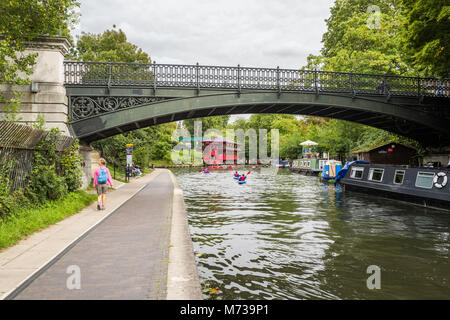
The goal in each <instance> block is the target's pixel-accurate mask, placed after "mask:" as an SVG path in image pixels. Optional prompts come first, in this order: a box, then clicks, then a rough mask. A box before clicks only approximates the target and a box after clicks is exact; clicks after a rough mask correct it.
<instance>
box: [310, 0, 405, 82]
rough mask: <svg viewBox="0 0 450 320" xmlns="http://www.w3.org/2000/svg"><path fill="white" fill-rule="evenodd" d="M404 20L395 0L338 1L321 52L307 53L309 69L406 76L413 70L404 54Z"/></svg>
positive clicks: (329, 19)
mask: <svg viewBox="0 0 450 320" xmlns="http://www.w3.org/2000/svg"><path fill="white" fill-rule="evenodd" d="M375 6H376V7H375ZM403 21H404V17H403V16H402V14H401V10H400V5H399V3H398V2H397V1H394V0H388V1H386V0H384V1H380V0H377V1H373V0H336V2H335V4H334V6H333V7H332V8H331V15H330V17H329V18H328V19H327V20H326V23H327V31H326V32H325V33H324V35H323V37H322V42H323V47H322V50H321V55H319V56H314V55H310V56H308V59H307V65H306V69H311V68H321V69H323V70H327V71H342V72H344V71H347V72H349V71H352V70H353V71H354V72H361V73H378V74H380V73H381V74H384V73H388V72H389V73H390V74H403V75H405V74H407V73H408V72H411V70H410V69H409V68H408V67H407V65H406V63H405V62H404V61H403V59H402V54H401V51H402V47H401V43H400V41H399V39H400V33H401V28H402V24H403Z"/></svg>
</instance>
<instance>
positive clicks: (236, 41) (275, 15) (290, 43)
mask: <svg viewBox="0 0 450 320" xmlns="http://www.w3.org/2000/svg"><path fill="white" fill-rule="evenodd" d="M332 3H333V0H302V1H299V0H283V1H279V0H278V1H267V0H259V1H258V0H240V1H237V0H226V1H225V0H195V1H194V0H152V1H148V0H128V1H124V0H96V1H92V0H81V19H80V28H79V30H80V31H84V32H91V33H101V32H103V31H105V30H106V29H112V26H113V25H114V24H115V25H116V26H117V28H121V29H122V30H124V32H125V33H126V35H127V37H128V40H129V41H130V42H132V43H134V44H136V45H137V46H139V47H141V48H142V49H143V50H145V51H146V52H147V53H149V54H150V56H151V57H152V59H153V60H155V61H157V62H159V63H184V64H195V63H196V62H199V63H200V64H210V65H237V64H241V65H242V66H255V67H275V66H280V67H282V68H298V67H300V66H302V65H304V64H305V63H306V57H307V55H308V54H310V53H314V54H317V53H319V50H320V48H321V39H322V34H323V32H325V30H326V26H325V22H324V19H326V18H327V17H328V16H329V8H330V7H331V5H332Z"/></svg>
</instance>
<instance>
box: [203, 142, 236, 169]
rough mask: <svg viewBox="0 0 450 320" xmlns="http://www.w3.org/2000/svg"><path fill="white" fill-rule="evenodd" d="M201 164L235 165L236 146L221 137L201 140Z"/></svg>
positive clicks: (234, 143)
mask: <svg viewBox="0 0 450 320" xmlns="http://www.w3.org/2000/svg"><path fill="white" fill-rule="evenodd" d="M202 151H203V162H204V163H205V164H207V165H210V166H218V165H228V167H230V168H233V166H230V164H231V163H233V164H236V162H237V152H238V151H239V148H238V144H237V143H236V142H234V141H231V140H227V139H225V138H223V137H213V138H203V139H202Z"/></svg>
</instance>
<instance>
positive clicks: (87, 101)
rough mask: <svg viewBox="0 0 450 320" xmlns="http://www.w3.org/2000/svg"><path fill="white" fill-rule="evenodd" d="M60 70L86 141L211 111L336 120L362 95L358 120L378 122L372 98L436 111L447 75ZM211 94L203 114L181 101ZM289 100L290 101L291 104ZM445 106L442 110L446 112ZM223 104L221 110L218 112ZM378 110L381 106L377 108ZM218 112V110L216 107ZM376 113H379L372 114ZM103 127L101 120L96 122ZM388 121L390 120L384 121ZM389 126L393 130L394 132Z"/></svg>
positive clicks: (449, 86)
mask: <svg viewBox="0 0 450 320" xmlns="http://www.w3.org/2000/svg"><path fill="white" fill-rule="evenodd" d="M64 67H65V72H64V81H65V86H66V89H67V94H68V97H69V122H70V123H71V125H72V127H73V128H74V131H75V132H74V134H75V135H76V136H78V137H84V138H88V140H89V139H94V140H95V139H100V138H102V137H103V136H108V135H112V134H116V133H118V132H124V131H127V130H133V129H136V128H137V127H140V126H141V125H152V124H157V123H162V122H167V121H175V120H179V119H185V118H192V117H199V116H208V115H218V114H231V113H256V112H272V113H294V114H311V115H316V116H325V117H326V116H330V117H336V118H340V117H337V116H335V113H339V112H340V111H350V112H353V115H359V114H360V113H361V112H360V111H358V110H356V109H354V108H353V107H354V106H352V105H350V104H353V103H354V100H358V99H363V100H364V101H365V102H366V104H367V105H368V106H367V107H366V109H367V110H365V111H363V113H366V118H367V114H368V113H370V118H371V120H377V121H378V122H379V121H380V119H381V120H383V119H382V118H383V116H385V115H383V114H382V111H378V110H376V108H375V110H371V107H370V105H371V104H373V103H384V104H386V105H390V106H392V107H393V108H395V107H396V106H397V107H398V108H401V107H405V106H409V107H412V109H410V111H411V110H413V111H414V112H425V113H426V112H428V111H430V110H431V109H433V110H434V111H435V109H436V108H437V109H439V112H441V111H442V106H447V107H448V102H449V98H450V79H447V80H442V81H441V80H438V79H434V78H421V77H403V76H393V75H377V74H361V73H352V72H328V71H317V70H314V71H311V70H292V69H280V68H249V67H241V66H239V65H238V66H236V67H225V66H203V65H199V64H196V65H170V64H156V63H153V64H139V63H101V62H76V61H66V62H64ZM230 93H232V94H233V95H234V96H235V97H236V98H235V100H234V101H223V103H222V101H220V102H219V101H218V100H217V99H219V100H220V99H221V97H220V96H221V95H227V94H228V95H229V94H230ZM255 93H258V94H259V95H264V94H266V97H267V101H264V100H261V101H256V100H255V97H254V98H253V100H252V99H250V100H249V101H246V100H245V99H241V95H246V94H247V95H248V94H255ZM299 93H300V94H303V95H304V96H308V97H312V98H310V99H306V100H305V101H297V102H294V101H292V102H289V101H286V100H284V101H283V99H280V97H282V96H292V94H297V95H298V94H299ZM269 94H275V95H276V97H277V98H278V99H279V101H274V100H273V96H272V95H270V97H269ZM213 95H214V96H216V97H218V98H217V99H216V100H210V102H209V103H210V104H211V109H208V111H207V112H206V113H205V112H201V110H205V108H206V107H205V106H203V107H202V108H200V109H197V110H192V109H190V107H189V106H188V105H189V103H190V104H191V105H192V102H193V101H194V100H192V99H193V98H195V97H207V96H209V97H210V96H213ZM323 96H327V97H328V98H327V99H325V100H326V101H320V100H321V99H320V98H318V97H323ZM314 97H315V98H314ZM330 97H335V100H336V101H337V100H339V99H338V98H337V97H341V98H342V97H346V98H347V99H351V100H349V101H350V102H349V103H347V104H348V106H346V105H345V104H346V103H344V106H343V105H342V102H341V105H334V104H333V103H332V102H331V100H330V99H329V98H330ZM222 98H223V97H222ZM183 99H190V102H189V103H188V104H187V105H185V108H183V107H181V104H183V103H185V102H186V101H183V102H182V101H180V100H183ZM236 99H237V100H236ZM258 99H259V98H258ZM258 99H257V100H258ZM177 100H178V102H179V104H180V109H179V110H167V112H168V114H170V115H171V116H170V117H169V118H167V117H162V115H163V114H164V112H162V113H161V112H159V113H158V115H156V114H151V115H150V114H148V117H149V118H148V119H150V118H151V120H152V121H153V122H152V121H150V120H149V122H148V123H147V122H145V121H144V119H141V120H142V121H141V122H142V123H141V124H140V121H133V123H134V126H129V124H127V125H128V126H125V121H129V119H128V120H126V119H123V121H122V122H120V121H118V122H117V124H114V125H115V126H116V127H115V129H116V130H115V131H114V130H110V129H111V128H110V127H108V126H105V130H106V127H108V128H109V129H108V130H110V131H109V132H105V130H103V134H102V132H100V131H101V130H100V131H99V130H94V129H93V128H91V129H86V128H84V129H83V128H82V124H88V123H91V124H93V123H94V122H95V121H94V122H93V121H90V122H86V121H87V120H90V119H96V118H99V117H102V118H103V120H106V118H104V117H103V116H104V115H108V114H111V113H118V112H120V111H125V110H130V111H131V110H137V109H138V108H139V107H145V106H149V105H154V106H155V107H156V106H160V107H162V106H163V105H164V103H167V102H168V101H177ZM222 100H226V99H222ZM252 102H254V103H252ZM266 102H267V103H266ZM323 104H326V105H327V106H326V108H327V109H325V111H326V112H324V108H323V107H324V106H323ZM243 105H245V106H252V107H255V106H260V107H257V108H256V109H255V108H254V109H253V110H252V109H251V108H250V109H249V110H247V109H248V108H242V106H243ZM294 105H297V108H295V107H294ZM299 105H302V106H303V107H304V106H306V107H307V108H310V107H311V106H317V108H315V110H313V111H312V112H311V111H308V112H306V110H305V108H303V109H301V108H300V109H299V108H298V106H299ZM263 107H264V108H263ZM342 107H348V108H349V109H346V110H342ZM447 107H446V109H448V108H447ZM186 108H187V109H186ZM225 108H227V109H226V110H225ZM352 108H353V109H352ZM380 108H381V109H383V108H382V107H381V106H380ZM218 109H220V110H221V111H216V110H218ZM381 109H380V110H381ZM298 111H300V112H298ZM302 111H303V112H302ZM371 111H372V112H371ZM380 112H381V113H380ZM441 113H442V112H441ZM380 114H381V115H383V116H380ZM347 115H348V114H347ZM429 115H430V114H428V116H429ZM442 115H444V117H447V116H448V113H445V112H444V114H441V115H440V117H442ZM390 116H393V117H394V118H395V119H394V120H396V123H397V127H398V123H399V121H398V120H402V121H403V122H405V118H404V117H402V115H401V114H397V113H396V112H395V111H393V112H392V114H391V115H390ZM144 117H147V115H144ZM162 118H164V119H163V120H164V121H162V122H161V121H156V119H159V120H161V119H162ZM372 118H373V119H372ZM148 119H146V120H148ZM134 120H136V119H134ZM345 120H349V121H357V122H361V123H364V121H359V119H358V117H356V118H355V119H353V118H352V117H350V118H348V119H345ZM362 120H363V119H362ZM406 120H407V119H406ZM402 121H400V122H402ZM413 122H414V121H413ZM103 124H105V123H104V122H103ZM366 124H368V125H374V126H377V125H375V124H377V122H375V123H372V122H369V123H366ZM97 125H98V123H97ZM389 125H392V123H391V124H388V126H389ZM440 125H442V124H440ZM403 126H404V124H403ZM378 127H380V126H378ZM121 128H122V129H121ZM383 128H384V127H383ZM385 129H386V128H385ZM388 129H389V128H388ZM403 129H404V128H403ZM409 129H411V128H409ZM106 131H107V130H106ZM393 131H396V132H398V131H399V130H393ZM400 131H402V130H400ZM94 133H95V134H96V135H95V137H94V136H92V134H94ZM88 136H89V137H88Z"/></svg>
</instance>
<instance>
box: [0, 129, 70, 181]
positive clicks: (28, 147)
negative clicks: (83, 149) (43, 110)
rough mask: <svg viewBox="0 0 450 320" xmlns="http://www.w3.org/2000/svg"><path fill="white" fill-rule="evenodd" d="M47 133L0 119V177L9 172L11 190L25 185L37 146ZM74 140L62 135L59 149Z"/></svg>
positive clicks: (61, 150) (58, 143)
mask: <svg viewBox="0 0 450 320" xmlns="http://www.w3.org/2000/svg"><path fill="white" fill-rule="evenodd" d="M47 134H48V131H44V130H39V129H34V128H32V127H28V126H24V125H20V124H16V123H10V122H5V121H0V179H2V177H4V176H5V173H6V174H7V176H6V177H7V178H9V188H10V190H17V189H19V188H23V187H25V185H26V177H27V176H28V173H29V172H30V171H31V166H32V164H33V154H34V151H35V150H36V146H37V145H38V144H39V142H40V141H41V140H42V139H43V138H45V137H46V136H47ZM74 141H75V139H74V138H72V137H68V136H60V138H59V139H58V141H57V143H56V149H57V151H59V152H63V151H64V150H66V149H67V148H68V147H70V146H71V145H72V144H73V143H74Z"/></svg>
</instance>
